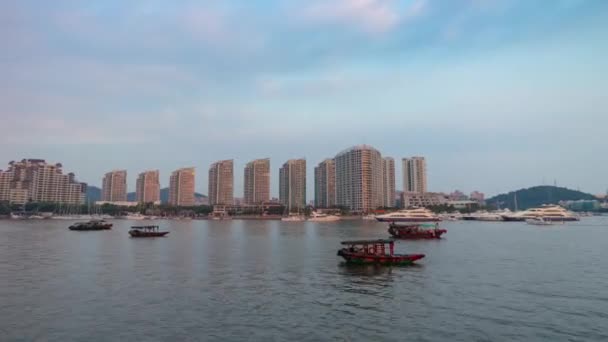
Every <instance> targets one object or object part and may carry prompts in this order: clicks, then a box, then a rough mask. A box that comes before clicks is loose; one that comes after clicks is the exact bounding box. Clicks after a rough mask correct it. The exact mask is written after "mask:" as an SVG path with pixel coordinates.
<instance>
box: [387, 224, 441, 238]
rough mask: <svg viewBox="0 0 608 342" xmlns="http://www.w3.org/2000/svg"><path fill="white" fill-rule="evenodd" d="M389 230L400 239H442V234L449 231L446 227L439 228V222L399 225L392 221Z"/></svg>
mask: <svg viewBox="0 0 608 342" xmlns="http://www.w3.org/2000/svg"><path fill="white" fill-rule="evenodd" d="M388 232H389V233H390V234H391V235H392V236H393V237H395V238H398V239H411V240H417V239H441V235H443V234H445V233H447V232H448V231H447V230H445V229H439V224H410V225H398V224H396V223H391V224H390V225H389V227H388Z"/></svg>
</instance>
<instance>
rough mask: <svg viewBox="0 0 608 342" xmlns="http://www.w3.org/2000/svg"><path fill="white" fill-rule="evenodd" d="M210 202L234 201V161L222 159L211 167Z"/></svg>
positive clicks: (225, 202)
mask: <svg viewBox="0 0 608 342" xmlns="http://www.w3.org/2000/svg"><path fill="white" fill-rule="evenodd" d="M208 191H209V204H211V205H217V204H224V205H229V204H233V203H234V162H233V160H220V161H218V162H215V163H213V164H211V166H210V167H209V190H208Z"/></svg>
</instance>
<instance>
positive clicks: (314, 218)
mask: <svg viewBox="0 0 608 342" xmlns="http://www.w3.org/2000/svg"><path fill="white" fill-rule="evenodd" d="M340 219H341V218H340V216H336V215H327V214H323V213H317V212H316V211H313V212H312V213H311V214H310V217H309V218H308V221H310V222H335V221H340Z"/></svg>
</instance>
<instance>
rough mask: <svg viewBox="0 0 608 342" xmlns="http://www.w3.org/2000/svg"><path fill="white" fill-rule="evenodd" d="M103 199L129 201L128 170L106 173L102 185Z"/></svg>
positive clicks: (107, 200)
mask: <svg viewBox="0 0 608 342" xmlns="http://www.w3.org/2000/svg"><path fill="white" fill-rule="evenodd" d="M101 188H102V189H101V200H102V201H105V202H126V201H127V170H114V171H110V172H108V173H106V174H105V175H104V177H103V181H102V186H101Z"/></svg>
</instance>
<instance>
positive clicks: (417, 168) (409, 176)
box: [402, 157, 427, 193]
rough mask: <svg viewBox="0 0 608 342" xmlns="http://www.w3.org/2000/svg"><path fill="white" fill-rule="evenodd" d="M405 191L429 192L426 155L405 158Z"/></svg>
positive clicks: (403, 163)
mask: <svg viewBox="0 0 608 342" xmlns="http://www.w3.org/2000/svg"><path fill="white" fill-rule="evenodd" d="M402 166H403V191H406V192H418V193H425V192H427V187H426V161H425V160H424V157H412V158H403V159H402Z"/></svg>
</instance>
